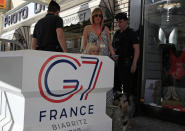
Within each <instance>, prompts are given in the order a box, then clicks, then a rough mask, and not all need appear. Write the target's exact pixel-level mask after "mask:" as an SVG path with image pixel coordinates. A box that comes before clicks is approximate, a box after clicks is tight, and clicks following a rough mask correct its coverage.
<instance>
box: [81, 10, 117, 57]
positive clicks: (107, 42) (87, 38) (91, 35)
mask: <svg viewBox="0 0 185 131" xmlns="http://www.w3.org/2000/svg"><path fill="white" fill-rule="evenodd" d="M90 22H91V25H87V26H85V28H84V31H83V46H82V50H83V52H84V53H86V52H87V49H86V48H87V47H88V46H87V44H90V43H96V44H97V46H99V48H100V55H105V56H109V51H110V53H111V55H115V52H114V49H113V47H112V43H111V39H110V31H109V29H108V27H107V26H104V23H103V22H104V17H103V12H102V10H101V8H95V9H94V10H93V11H92V13H91V16H90Z"/></svg>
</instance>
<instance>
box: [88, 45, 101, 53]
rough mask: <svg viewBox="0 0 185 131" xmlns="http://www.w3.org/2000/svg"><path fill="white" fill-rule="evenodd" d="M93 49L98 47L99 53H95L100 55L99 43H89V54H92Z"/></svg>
mask: <svg viewBox="0 0 185 131" xmlns="http://www.w3.org/2000/svg"><path fill="white" fill-rule="evenodd" d="M93 49H98V50H97V52H98V54H93V55H99V54H100V48H99V47H98V45H97V44H96V43H88V46H87V54H90V55H92V54H91V52H92V50H93Z"/></svg>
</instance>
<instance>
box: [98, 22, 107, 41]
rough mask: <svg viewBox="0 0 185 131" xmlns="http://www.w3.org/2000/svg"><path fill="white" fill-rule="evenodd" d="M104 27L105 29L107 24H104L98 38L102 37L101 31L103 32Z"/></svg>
mask: <svg viewBox="0 0 185 131" xmlns="http://www.w3.org/2000/svg"><path fill="white" fill-rule="evenodd" d="M104 29H105V25H103V27H102V30H101V32H100V34H99V35H98V39H99V37H100V35H101V33H102V32H103V30H104Z"/></svg>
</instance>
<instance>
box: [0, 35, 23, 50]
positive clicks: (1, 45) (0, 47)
mask: <svg viewBox="0 0 185 131" xmlns="http://www.w3.org/2000/svg"><path fill="white" fill-rule="evenodd" d="M7 43H11V44H12V45H15V46H18V47H19V48H20V50H23V49H24V46H23V45H22V44H21V43H20V42H18V41H16V40H8V39H2V38H0V51H6V50H5V45H6V44H7ZM10 50H16V48H15V49H10Z"/></svg>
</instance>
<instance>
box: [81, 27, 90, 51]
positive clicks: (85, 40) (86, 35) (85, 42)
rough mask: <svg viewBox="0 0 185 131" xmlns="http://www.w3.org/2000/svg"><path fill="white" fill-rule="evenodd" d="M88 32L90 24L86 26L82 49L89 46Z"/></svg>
mask: <svg viewBox="0 0 185 131" xmlns="http://www.w3.org/2000/svg"><path fill="white" fill-rule="evenodd" d="M88 32H89V26H88V25H87V26H85V28H84V31H83V46H82V51H84V50H85V49H86V46H87V37H88Z"/></svg>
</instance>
